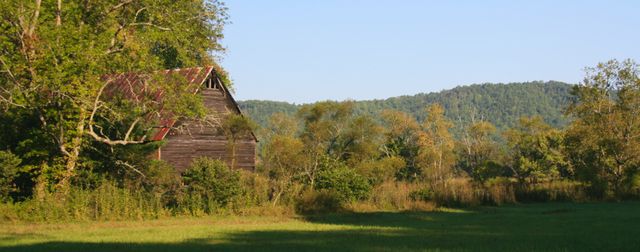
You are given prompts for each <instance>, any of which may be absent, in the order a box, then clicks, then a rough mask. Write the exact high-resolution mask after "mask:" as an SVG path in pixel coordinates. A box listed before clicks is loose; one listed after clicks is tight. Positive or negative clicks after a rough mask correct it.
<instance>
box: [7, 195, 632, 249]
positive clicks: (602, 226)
mask: <svg viewBox="0 0 640 252" xmlns="http://www.w3.org/2000/svg"><path fill="white" fill-rule="evenodd" d="M0 228H1V230H0V251H91V252H97V251H265V250H271V251H305V250H307V251H309V250H310V251H640V202H625V203H588V204H571V203H548V204H526V205H518V206H503V207H482V208H477V209H469V210H446V209H445V210H442V211H439V212H402V213H394V212H379V213H352V214H335V215H324V216H313V217H300V218H285V217H239V216H234V217H207V218H197V219H193V218H191V219H178V218H175V219H168V220H156V221H139V222H91V223H72V224H24V223H23V224H11V223H5V224H0Z"/></svg>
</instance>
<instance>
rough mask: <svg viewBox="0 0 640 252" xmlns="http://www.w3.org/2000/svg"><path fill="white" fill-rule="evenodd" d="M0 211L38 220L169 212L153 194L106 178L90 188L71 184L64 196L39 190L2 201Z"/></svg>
mask: <svg viewBox="0 0 640 252" xmlns="http://www.w3.org/2000/svg"><path fill="white" fill-rule="evenodd" d="M0 210H1V211H0V220H10V221H17V220H21V221H38V222H60V221H82V220H131V219H137V220H141V219H156V218H159V217H163V216H169V215H171V212H170V211H169V210H168V209H167V208H164V207H163V205H162V202H161V200H160V198H158V197H156V196H155V195H153V194H150V193H147V192H145V191H144V190H137V191H136V190H128V189H123V188H119V187H117V186H116V184H115V183H114V182H112V181H107V180H103V181H102V183H101V184H100V185H99V186H97V187H96V188H94V189H82V188H79V187H71V189H70V190H69V192H68V193H67V194H66V195H61V194H59V193H50V192H46V191H43V192H41V193H40V194H39V196H38V197H36V198H32V199H29V200H26V201H23V202H18V203H6V204H2V205H0Z"/></svg>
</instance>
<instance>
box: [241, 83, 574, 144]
mask: <svg viewBox="0 0 640 252" xmlns="http://www.w3.org/2000/svg"><path fill="white" fill-rule="evenodd" d="M571 88H572V85H569V84H566V83H562V82H556V81H549V82H539V81H536V82H525V83H509V84H488V83H487V84H473V85H468V86H460V87H456V88H453V89H451V90H446V91H441V92H434V93H429V94H417V95H413V96H399V97H393V98H388V99H384V100H369V101H356V102H354V113H355V114H356V115H370V116H373V117H374V118H376V119H380V118H378V116H379V115H380V114H381V112H382V111H384V110H398V111H401V112H404V113H407V114H408V115H410V116H412V117H414V118H415V119H417V120H419V121H422V120H424V118H425V115H424V113H423V112H424V108H425V107H427V106H428V105H430V104H434V103H438V104H441V105H442V107H443V108H444V110H445V115H446V116H447V118H448V119H449V120H451V121H453V122H456V125H457V126H464V125H470V124H472V123H473V122H474V121H477V119H479V118H483V119H484V120H486V121H487V122H489V123H491V124H493V125H495V126H496V128H497V129H498V130H505V129H508V128H511V127H513V126H515V125H516V124H517V120H518V118H520V117H523V116H527V117H528V116H534V115H540V116H542V117H543V119H544V120H545V122H548V123H549V124H551V125H552V126H553V127H557V128H559V127H562V126H565V125H566V124H567V122H568V121H569V120H568V119H567V118H566V117H565V116H564V110H565V108H566V107H567V106H568V105H569V103H570V102H571V101H572V99H573V96H572V95H571ZM239 104H240V107H241V108H242V110H243V111H244V112H246V113H247V115H248V116H249V117H251V118H252V119H253V120H254V121H256V122H258V124H260V125H262V126H266V125H267V123H268V118H269V117H270V116H271V115H272V114H274V113H277V112H283V113H285V114H289V115H292V114H295V113H296V111H297V110H298V109H299V108H300V107H301V105H295V104H290V103H286V102H275V101H260V100H248V101H241V102H239ZM461 129H462V128H460V127H456V128H454V129H453V130H454V132H453V133H454V134H455V135H456V136H458V137H460V135H461V133H462V132H461Z"/></svg>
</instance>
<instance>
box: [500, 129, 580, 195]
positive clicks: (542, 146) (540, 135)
mask: <svg viewBox="0 0 640 252" xmlns="http://www.w3.org/2000/svg"><path fill="white" fill-rule="evenodd" d="M505 135H506V138H507V146H508V147H509V149H510V151H511V155H510V157H511V161H510V163H509V166H510V168H511V170H512V172H513V176H514V177H516V178H517V179H518V181H520V182H521V183H525V182H531V183H535V182H537V181H539V180H543V179H556V178H559V177H560V175H561V173H562V175H564V176H565V177H568V176H570V175H571V167H570V163H569V162H568V160H567V158H566V157H565V154H564V152H563V141H564V140H563V138H564V136H563V133H562V132H560V131H559V130H556V129H553V128H552V127H551V126H549V125H547V124H545V123H544V121H543V120H542V118H541V117H532V118H522V119H520V121H519V125H518V128H516V129H512V130H509V131H507V132H506V133H505Z"/></svg>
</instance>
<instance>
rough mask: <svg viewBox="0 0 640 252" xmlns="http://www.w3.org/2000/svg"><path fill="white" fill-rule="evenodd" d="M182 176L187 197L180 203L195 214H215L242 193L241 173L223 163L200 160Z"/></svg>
mask: <svg viewBox="0 0 640 252" xmlns="http://www.w3.org/2000/svg"><path fill="white" fill-rule="evenodd" d="M182 176H183V178H182V179H183V181H184V185H185V188H184V191H185V196H184V198H183V202H181V203H182V204H183V205H184V207H186V208H187V210H188V211H191V212H192V213H195V212H198V211H200V210H202V211H203V212H204V213H213V212H214V211H215V210H216V209H217V208H220V207H225V206H227V205H228V204H229V203H231V202H232V201H233V200H234V199H235V198H236V197H237V196H239V195H240V194H241V193H242V188H241V185H240V173H239V172H238V171H234V170H232V169H230V168H229V167H228V166H227V165H226V164H225V163H223V162H222V161H220V160H215V159H210V158H197V159H195V160H194V161H193V163H192V165H191V166H190V167H189V168H188V169H187V170H186V171H185V172H184V174H183V175H182Z"/></svg>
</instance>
